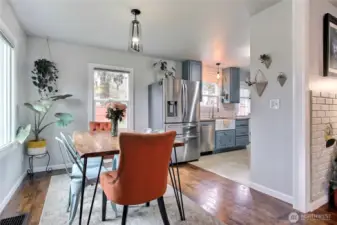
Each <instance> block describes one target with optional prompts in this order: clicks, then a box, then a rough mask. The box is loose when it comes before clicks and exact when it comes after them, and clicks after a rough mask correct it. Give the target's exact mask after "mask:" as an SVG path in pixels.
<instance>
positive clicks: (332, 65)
mask: <svg viewBox="0 0 337 225" xmlns="http://www.w3.org/2000/svg"><path fill="white" fill-rule="evenodd" d="M323 45H324V46H323V64H324V65H323V76H325V77H326V76H337V18H336V17H334V16H332V15H331V14H329V13H327V14H325V15H324V24H323Z"/></svg>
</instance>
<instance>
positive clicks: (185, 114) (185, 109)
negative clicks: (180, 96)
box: [183, 83, 188, 121]
mask: <svg viewBox="0 0 337 225" xmlns="http://www.w3.org/2000/svg"><path fill="white" fill-rule="evenodd" d="M184 89H185V90H184V101H185V102H184V112H185V113H184V120H183V121H185V117H186V116H187V108H186V107H187V103H188V99H187V84H185V83H184Z"/></svg>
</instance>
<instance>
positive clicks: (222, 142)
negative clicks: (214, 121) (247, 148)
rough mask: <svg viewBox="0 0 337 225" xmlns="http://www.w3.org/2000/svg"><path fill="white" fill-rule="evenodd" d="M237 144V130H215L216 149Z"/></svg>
mask: <svg viewBox="0 0 337 225" xmlns="http://www.w3.org/2000/svg"><path fill="white" fill-rule="evenodd" d="M234 146H235V130H221V131H215V150H218V149H224V148H232V147H234Z"/></svg>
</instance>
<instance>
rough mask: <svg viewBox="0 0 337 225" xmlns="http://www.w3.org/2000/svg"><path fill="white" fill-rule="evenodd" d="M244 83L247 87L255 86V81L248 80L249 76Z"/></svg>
mask: <svg viewBox="0 0 337 225" xmlns="http://www.w3.org/2000/svg"><path fill="white" fill-rule="evenodd" d="M245 83H246V84H247V85H248V86H249V87H250V86H252V85H254V84H256V82H255V81H251V80H250V76H249V77H247V79H246V80H245Z"/></svg>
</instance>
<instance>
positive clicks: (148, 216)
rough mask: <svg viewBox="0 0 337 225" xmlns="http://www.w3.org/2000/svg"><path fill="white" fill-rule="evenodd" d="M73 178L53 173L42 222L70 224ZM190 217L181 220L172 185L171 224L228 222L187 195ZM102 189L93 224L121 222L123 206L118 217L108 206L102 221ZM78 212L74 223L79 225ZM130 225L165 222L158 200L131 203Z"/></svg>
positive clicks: (86, 202) (87, 205)
mask: <svg viewBox="0 0 337 225" xmlns="http://www.w3.org/2000/svg"><path fill="white" fill-rule="evenodd" d="M69 181H70V180H69V177H68V176H67V175H58V176H53V177H52V178H51V181H50V185H49V189H48V193H47V197H46V201H45V204H44V207H43V212H42V215H41V218H40V225H54V224H55V225H67V224H68V223H67V221H68V213H67V212H66V205H67V200H68V184H69ZM93 191H94V187H93V186H88V187H87V188H86V190H85V198H84V207H83V217H84V218H83V221H82V224H87V218H88V212H89V209H90V203H91V199H92V195H93ZM183 200H184V206H185V215H186V220H185V221H180V216H179V211H178V208H177V204H176V200H175V198H174V192H173V189H172V187H171V186H168V188H167V191H166V193H165V195H164V201H165V206H166V211H167V215H168V218H169V220H170V224H171V225H199V224H200V225H208V224H215V225H224V224H223V223H221V222H220V221H219V220H218V219H217V218H215V217H213V216H211V215H210V214H209V213H207V212H206V211H205V210H203V209H202V208H201V207H199V206H198V205H197V204H196V203H194V202H193V201H191V200H190V199H188V198H187V197H186V196H183ZM101 205H102V190H101V189H100V188H99V187H98V189H97V194H96V198H95V204H94V209H93V212H92V216H91V220H90V224H94V225H103V224H109V225H120V224H121V215H122V209H123V208H122V206H118V216H117V217H115V214H114V212H113V210H112V208H111V206H110V204H108V205H107V221H104V222H102V221H101V212H102V208H101V207H102V206H101ZM78 214H79V209H78V212H77V216H76V219H75V221H74V223H73V224H74V225H75V224H78ZM126 224H127V225H157V224H158V225H161V224H163V222H162V219H161V216H160V211H159V208H158V205H157V201H152V202H151V206H150V207H146V206H145V204H143V205H140V206H130V207H129V211H128V217H127V223H126Z"/></svg>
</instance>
